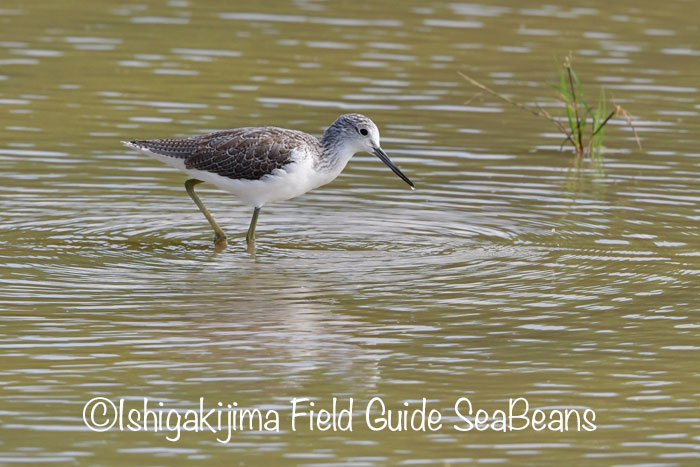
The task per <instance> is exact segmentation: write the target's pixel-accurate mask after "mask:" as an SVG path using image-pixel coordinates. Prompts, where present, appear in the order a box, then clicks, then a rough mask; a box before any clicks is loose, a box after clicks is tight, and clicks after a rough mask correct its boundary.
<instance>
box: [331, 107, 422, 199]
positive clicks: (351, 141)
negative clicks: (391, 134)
mask: <svg viewBox="0 0 700 467" xmlns="http://www.w3.org/2000/svg"><path fill="white" fill-rule="evenodd" d="M323 142H324V144H327V145H331V146H333V145H336V144H337V145H342V146H344V147H345V148H347V149H348V150H350V151H351V152H352V153H353V154H355V153H358V152H368V153H370V154H374V155H375V156H377V157H378V158H379V159H380V160H381V161H382V162H384V163H385V164H386V165H387V166H388V167H389V168H390V169H391V170H392V171H393V172H394V173H395V174H396V175H398V176H399V177H400V178H401V180H403V181H404V182H406V183H408V184H409V186H410V187H411V189H415V185H414V184H413V182H412V181H411V180H409V178H408V177H406V175H404V174H403V172H401V170H399V168H398V167H396V165H395V164H394V163H393V162H391V159H389V156H387V155H386V153H385V152H384V151H383V150H382V147H381V145H380V144H379V129H378V128H377V125H375V124H374V122H373V121H372V120H370V119H369V118H367V117H365V116H364V115H360V114H345V115H341V116H340V117H338V119H337V120H336V121H335V122H333V123H332V124H331V126H329V127H328V129H327V130H326V132H325V134H324V135H323Z"/></svg>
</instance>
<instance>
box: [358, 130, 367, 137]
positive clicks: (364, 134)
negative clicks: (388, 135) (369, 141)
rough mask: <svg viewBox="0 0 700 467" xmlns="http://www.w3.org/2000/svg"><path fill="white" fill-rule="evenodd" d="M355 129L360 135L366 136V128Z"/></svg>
mask: <svg viewBox="0 0 700 467" xmlns="http://www.w3.org/2000/svg"><path fill="white" fill-rule="evenodd" d="M357 131H359V132H360V134H361V135H362V136H367V128H360V129H359V130H357Z"/></svg>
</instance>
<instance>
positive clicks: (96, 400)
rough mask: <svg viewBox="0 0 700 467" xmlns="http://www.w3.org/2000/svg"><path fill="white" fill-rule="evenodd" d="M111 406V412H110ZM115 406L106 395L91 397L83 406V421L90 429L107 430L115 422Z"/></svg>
mask: <svg viewBox="0 0 700 467" xmlns="http://www.w3.org/2000/svg"><path fill="white" fill-rule="evenodd" d="M110 408H111V413H107V412H110ZM117 416H118V412H117V406H116V405H114V403H113V402H112V401H111V400H109V399H107V398H106V397H93V398H92V399H90V400H89V401H87V404H85V407H83V421H84V422H85V425H87V427H88V428H89V429H91V430H92V431H107V430H109V429H110V428H112V427H113V426H114V424H115V423H117Z"/></svg>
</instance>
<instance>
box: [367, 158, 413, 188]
mask: <svg viewBox="0 0 700 467" xmlns="http://www.w3.org/2000/svg"><path fill="white" fill-rule="evenodd" d="M372 152H373V153H374V155H375V156H377V157H378V158H380V159H381V160H382V162H384V163H385V164H386V165H387V166H388V167H389V168H390V169H391V170H392V171H393V172H394V173H395V174H396V175H398V176H399V178H401V180H403V181H404V182H406V183H408V185H409V186H410V187H411V189H412V190H415V189H416V186H415V185H414V184H413V182H412V181H411V180H410V179H409V178H408V177H407V176H405V175H404V174H403V172H401V170H400V169H399V168H398V167H396V165H395V164H394V163H393V162H391V159H389V156H387V155H386V153H385V152H384V151H382V149H381V148H374V151H372Z"/></svg>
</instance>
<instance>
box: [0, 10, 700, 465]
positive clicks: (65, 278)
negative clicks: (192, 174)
mask: <svg viewBox="0 0 700 467" xmlns="http://www.w3.org/2000/svg"><path fill="white" fill-rule="evenodd" d="M695 10H697V8H696V6H695V4H694V3H692V2H676V3H673V4H670V5H666V6H664V8H658V5H656V4H651V3H650V2H646V4H645V3H644V2H642V3H639V2H637V3H636V4H635V5H634V6H630V5H618V4H611V3H610V2H592V3H590V2H589V3H588V4H587V6H586V8H581V7H579V6H578V5H575V4H571V5H570V6H552V5H549V4H546V3H532V2H530V3H528V5H527V6H525V5H524V4H523V3H522V2H515V1H512V2H505V1H504V2H500V3H488V4H454V3H440V2H429V3H426V2H404V3H402V5H401V8H397V6H396V5H395V4H392V3H390V2H373V3H372V4H367V5H357V4H352V3H335V2H305V1H302V2H294V3H291V2H290V3H287V2H265V3H264V4H263V5H261V6H253V5H224V6H222V5H221V4H220V3H218V2H209V1H204V2H196V4H195V3H194V2H187V1H170V2H163V1H146V2H140V3H136V4H132V3H129V4H124V3H119V2H112V1H104V2H91V3H85V2H82V3H80V4H78V3H75V4H73V3H71V2H67V3H66V2H58V3H57V2H50V1H43V0H41V1H34V2H31V3H27V2H20V1H15V0H6V1H5V2H3V6H2V9H0V31H2V32H0V115H1V116H2V118H1V120H0V122H1V123H0V139H1V141H2V143H0V169H2V171H3V173H4V180H3V190H2V191H3V195H2V197H1V198H0V220H1V224H0V229H1V230H0V258H1V260H2V262H3V263H4V265H5V266H4V268H2V273H1V274H0V326H1V327H0V349H1V350H0V352H1V355H2V362H3V363H2V365H0V374H2V378H1V380H2V383H1V386H0V391H1V392H2V401H3V402H4V403H3V404H2V407H0V417H1V418H2V422H3V423H2V427H1V428H0V429H1V430H2V436H0V462H2V463H14V462H18V463H19V462H21V463H28V464H35V463H39V462H41V463H78V464H86V465H89V464H102V465H124V464H125V463H129V464H137V465H166V464H167V465H176V464H177V465H179V464H182V465H192V464H193V463H194V464H198V463H205V462H206V463H212V464H216V463H244V462H245V463H256V464H257V463H262V462H268V463H273V464H279V463H289V464H296V463H301V464H323V465H341V464H342V465H347V464H353V465H381V464H389V463H390V464H397V463H399V464H418V465H422V464H429V463H436V464H459V463H464V462H484V463H485V462H488V463H505V462H508V461H515V462H519V463H529V464H547V463H556V462H557V461H559V462H560V459H571V461H572V462H574V463H576V464H583V463H586V464H601V465H610V464H625V465H629V464H649V463H651V464H663V465H676V464H692V463H694V462H697V458H698V457H700V435H699V433H700V429H699V428H700V418H699V417H698V411H697V408H698V406H699V405H700V399H699V398H700V391H699V390H698V388H699V387H700V386H699V384H698V383H699V378H698V363H699V362H698V358H697V355H699V353H698V350H700V345H698V342H699V341H698V337H699V336H698V334H699V329H700V322H699V321H698V317H697V311H698V298H697V297H698V286H697V284H698V274H699V271H700V266H699V263H698V257H699V256H700V251H699V250H698V244H699V242H698V240H699V237H700V229H699V226H700V223H699V220H700V217H699V216H700V211H699V210H698V201H700V195H698V193H700V182H698V180H699V179H698V168H699V164H700V162H699V161H700V159H699V157H700V152H699V151H698V144H697V138H696V136H695V135H696V134H697V133H698V124H697V121H698V119H697V116H698V111H699V109H700V101H699V100H698V97H697V96H698V89H697V79H696V78H697V76H698V73H699V72H700V69H699V68H698V63H699V62H698V60H697V56H698V54H700V49H698V44H697V37H698V26H697V21H696V20H695V18H696V17H697V14H694V13H696V11H695ZM570 51H571V52H572V53H573V54H574V56H575V62H574V64H575V66H576V69H577V71H578V73H579V75H580V76H581V79H582V80H583V82H584V83H585V85H586V86H587V89H590V91H588V94H589V96H596V95H597V94H598V92H599V87H600V86H605V88H606V89H608V90H609V91H610V92H611V93H612V96H613V97H614V99H615V101H616V102H617V103H619V104H621V105H623V106H624V107H625V108H627V109H628V110H629V111H630V112H631V113H632V114H633V115H634V116H635V125H636V127H637V130H638V132H639V134H640V136H641V139H642V144H643V150H641V151H640V150H639V149H637V148H636V146H635V143H634V138H633V134H632V132H631V130H630V129H629V128H628V127H627V126H626V125H625V124H624V122H622V121H616V122H614V126H613V127H611V128H609V129H608V131H607V134H606V139H605V144H606V147H607V152H606V155H605V160H604V163H603V164H602V165H597V164H593V163H590V162H589V161H584V162H583V163H581V164H576V163H575V162H574V158H573V155H572V154H571V153H569V152H568V151H560V149H559V147H560V144H561V139H562V138H561V137H560V135H558V134H556V129H555V128H554V127H553V126H550V125H549V124H547V122H544V121H538V120H535V119H533V118H531V117H530V116H529V115H527V114H524V113H520V112H518V111H517V110H514V109H512V108H508V107H505V106H504V105H503V104H502V103H500V102H497V101H494V100H493V99H491V98H487V97H485V96H476V98H474V95H475V94H476V90H475V89H474V88H472V87H470V86H469V85H468V84H467V83H465V82H464V81H463V80H462V79H461V78H460V77H459V75H458V74H457V71H458V70H461V71H463V72H465V73H468V74H469V75H471V76H473V77H475V78H477V79H479V80H481V81H484V82H486V83H488V84H489V85H491V86H493V87H494V88H496V89H497V90H499V91H500V92H504V93H507V94H508V95H510V96H511V97H512V98H513V99H515V100H518V101H520V102H526V103H528V102H530V103H532V102H538V103H540V104H541V105H543V106H545V107H547V108H548V109H550V111H552V112H555V113H557V112H559V111H560V109H558V108H557V105H556V101H555V98H554V95H553V92H552V91H551V89H550V88H549V87H548V86H547V83H554V82H555V81H556V79H557V76H556V61H555V60H556V59H557V58H560V59H561V58H562V57H564V56H565V55H566V54H567V53H569V52H570ZM345 112H361V113H364V114H366V115H368V116H370V117H371V118H372V119H373V120H374V121H375V122H377V124H378V125H379V127H380V130H381V133H382V143H383V146H384V148H385V150H386V151H387V152H388V153H389V154H390V156H391V157H392V159H393V160H394V161H395V162H397V163H398V164H399V165H400V166H401V168H402V169H403V171H404V172H405V173H406V174H407V175H408V176H409V177H410V178H411V179H412V180H413V181H414V182H415V183H416V185H417V186H418V190H417V191H415V192H411V191H410V190H408V189H407V187H406V186H405V185H404V184H403V182H401V180H399V179H398V178H397V177H395V176H394V175H393V174H392V173H391V172H390V171H388V170H387V169H386V167H384V166H383V165H382V164H381V163H380V162H379V161H377V160H376V158H373V157H371V156H369V155H358V156H356V157H355V159H354V160H353V161H352V162H351V163H350V164H349V166H348V168H347V169H346V171H345V173H344V174H343V175H342V176H341V177H339V178H338V179H337V180H336V181H334V182H333V183H332V184H330V185H328V186H326V187H324V188H322V189H319V190H317V191H314V192H312V193H309V194H307V195H305V196H303V197H301V198H298V199H295V200H292V201H289V202H285V203H280V204H277V205H272V206H269V207H265V208H264V209H263V211H262V214H261V216H260V221H259V224H258V248H257V252H256V255H255V256H254V257H251V256H250V255H249V254H248V253H247V252H246V249H245V247H244V235H245V230H246V229H247V223H248V221H249V217H250V214H251V213H250V212H249V210H248V208H245V207H242V206H240V205H239V204H237V203H236V200H235V198H233V197H232V196H230V195H227V194H225V193H222V192H220V191H217V190H216V189H214V188H213V187H212V188H206V187H205V186H203V187H202V188H201V189H200V190H199V191H200V193H201V194H202V197H203V199H204V201H205V203H206V204H207V206H208V207H209V208H210V210H211V211H212V212H213V213H214V215H215V217H216V218H217V220H218V221H219V223H220V224H221V225H222V227H223V228H224V229H225V230H226V231H227V233H228V234H229V237H230V242H229V247H228V248H227V249H225V250H223V251H218V252H217V251H215V250H214V248H213V246H212V242H211V240H212V237H213V234H212V232H211V231H210V229H209V226H208V225H207V223H206V221H205V219H204V218H203V217H202V215H201V214H200V213H199V212H198V211H197V209H196V207H195V206H194V205H193V203H192V202H191V200H190V199H189V197H188V196H187V195H186V193H185V191H184V186H183V182H184V179H185V178H184V176H183V175H181V174H179V173H178V172H177V171H175V170H173V169H170V168H168V167H166V166H163V165H161V164H160V163H158V162H157V161H154V160H150V159H148V158H147V157H145V156H142V155H139V154H135V153H133V152H132V151H128V150H126V149H125V148H123V147H122V146H121V145H120V143H119V141H120V140H123V139H135V138H150V137H161V136H163V137H165V136H190V135H194V134H200V133H202V132H207V131H211V130H215V129H223V128H229V127H236V126H244V125H263V124H274V125H279V126H285V127H292V128H297V129H301V130H304V131H307V132H310V133H313V134H316V135H320V134H321V133H322V131H323V129H324V128H325V127H326V126H327V125H328V124H329V123H330V122H332V121H333V120H334V119H335V118H336V117H337V116H338V115H339V114H341V113H345ZM96 396H104V397H108V398H110V399H113V400H115V401H117V400H118V399H119V398H125V399H126V400H127V401H130V403H136V402H134V401H139V400H141V399H142V398H143V397H148V398H149V399H151V400H153V401H156V403H157V402H158V401H160V402H163V403H164V405H165V406H166V407H176V408H180V409H182V410H186V409H188V408H195V407H197V406H198V403H199V402H198V401H199V398H200V397H204V398H205V399H206V401H207V403H208V405H209V406H211V407H213V406H215V404H216V403H217V402H219V401H222V402H223V403H224V404H226V403H231V402H232V401H236V402H237V403H238V404H239V405H240V406H241V407H259V408H272V409H278V410H279V411H280V413H281V414H283V421H282V423H281V425H282V428H283V431H282V432H280V433H260V432H251V431H244V432H239V433H235V434H234V436H233V438H232V439H231V441H230V442H228V443H226V444H222V443H218V442H216V439H215V436H214V435H211V434H209V433H184V434H183V436H182V438H181V439H180V440H179V441H178V442H176V443H172V442H169V441H167V440H166V439H165V434H164V433H152V432H151V433H143V432H141V433H132V432H128V431H118V430H111V431H108V432H106V433H94V432H91V431H89V430H88V429H87V428H86V426H85V424H84V423H83V420H82V410H83V406H84V404H85V403H86V402H87V401H88V400H90V399H91V398H93V397H96ZM374 396H380V397H382V398H383V400H384V401H385V402H386V403H387V404H388V405H392V406H393V407H401V404H402V403H403V402H404V401H408V402H409V403H410V404H412V406H417V405H418V403H419V402H420V400H421V399H422V398H423V397H425V398H427V399H428V400H429V402H430V404H431V406H433V407H437V408H440V409H441V410H443V411H444V413H445V414H446V415H450V410H451V407H452V405H453V404H454V402H455V401H456V400H457V399H459V398H460V397H463V396H464V397H469V398H470V399H471V400H472V402H473V403H474V404H475V405H476V406H478V407H480V408H485V409H487V410H489V411H493V410H496V409H502V408H504V407H507V401H508V399H509V398H515V397H525V398H527V399H528V401H529V402H530V404H531V405H532V406H533V407H537V408H544V409H548V410H550V409H562V410H563V409H567V408H568V409H571V408H579V409H581V410H583V409H585V408H591V409H594V410H595V412H596V416H597V418H596V424H597V426H598V429H597V430H596V431H594V432H590V433H589V432H585V431H582V432H579V431H569V432H566V433H559V432H551V431H547V430H546V431H543V432H535V431H533V430H524V431H520V432H511V433H499V432H493V431H484V432H476V431H471V432H466V433H460V432H458V431H455V430H452V429H448V428H445V429H443V430H440V431H437V432H435V433H423V432H402V433H391V432H388V431H382V432H376V433H375V432H371V431H369V430H368V429H366V428H362V426H361V425H362V424H361V423H360V422H361V421H362V420H363V414H362V412H361V410H360V409H361V407H363V406H364V405H365V404H366V403H367V402H368V401H369V400H370V399H371V398H372V397H374ZM293 397H310V398H313V399H315V400H316V401H317V403H318V405H319V407H320V406H326V407H327V406H328V405H329V404H330V401H331V399H332V398H333V397H337V398H339V399H340V400H343V401H346V400H348V398H350V397H352V398H353V399H354V400H355V401H356V405H357V407H356V408H357V409H358V410H357V417H356V419H355V423H356V424H357V428H356V429H354V430H353V432H352V433H348V432H332V431H330V432H319V431H313V432H311V431H308V430H298V431H296V432H290V431H289V420H288V418H287V417H288V416H289V415H290V412H289V406H290V405H289V401H290V400H291V399H292V398H293ZM451 415H454V414H453V413H452V414H451ZM448 421H449V420H448ZM451 421H453V422H454V417H453V419H452V420H451Z"/></svg>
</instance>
